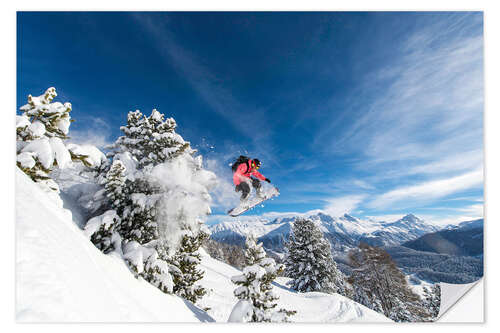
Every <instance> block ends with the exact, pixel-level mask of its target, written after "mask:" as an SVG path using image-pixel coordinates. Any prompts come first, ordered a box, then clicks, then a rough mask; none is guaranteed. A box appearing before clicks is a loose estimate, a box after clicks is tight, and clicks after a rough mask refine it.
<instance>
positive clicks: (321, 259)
mask: <svg viewBox="0 0 500 333" xmlns="http://www.w3.org/2000/svg"><path fill="white" fill-rule="evenodd" d="M286 251H287V255H286V258H285V266H286V270H285V275H286V276H288V277H290V278H292V281H291V282H290V283H291V286H292V289H294V290H297V291H300V292H309V291H321V292H326V293H335V292H340V293H343V294H345V293H346V283H345V278H344V275H343V274H342V273H341V272H340V271H339V270H338V268H337V264H336V263H335V261H334V260H333V257H332V253H331V246H330V243H329V242H328V241H327V240H326V239H325V238H324V235H323V233H322V232H321V230H320V229H319V227H318V226H317V225H316V224H315V223H314V221H312V220H311V219H303V218H298V219H296V220H295V222H294V224H293V227H292V232H291V234H290V238H289V241H288V243H287V244H286Z"/></svg>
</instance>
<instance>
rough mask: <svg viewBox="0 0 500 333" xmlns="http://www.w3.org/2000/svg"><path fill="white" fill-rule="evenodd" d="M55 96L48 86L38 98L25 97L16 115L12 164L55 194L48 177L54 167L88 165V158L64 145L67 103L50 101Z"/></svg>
mask: <svg viewBox="0 0 500 333" xmlns="http://www.w3.org/2000/svg"><path fill="white" fill-rule="evenodd" d="M56 96H57V93H56V89H55V88H53V87H51V88H49V89H47V90H46V91H45V93H44V94H43V95H40V96H38V97H33V96H31V95H28V103H27V104H26V105H24V106H22V107H21V108H20V110H21V111H22V112H23V113H22V115H21V116H16V137H17V140H16V141H17V148H16V151H17V162H16V164H17V166H18V167H19V168H20V169H21V170H23V171H24V172H25V173H26V174H27V175H28V176H30V178H31V179H32V180H33V181H35V182H38V183H40V184H41V185H42V187H45V188H49V189H51V190H54V191H56V192H58V191H59V187H58V186H57V184H56V183H55V182H54V181H53V180H52V179H51V178H50V176H49V173H50V172H51V171H52V169H53V168H54V167H59V168H64V167H65V166H66V165H67V164H68V163H69V162H70V161H80V162H82V163H83V164H84V165H86V166H90V165H91V163H90V162H89V161H88V160H87V158H88V156H86V155H80V154H75V153H73V152H72V151H71V150H68V149H67V147H66V146H65V145H64V143H63V140H65V139H68V136H67V134H68V132H69V126H70V123H71V120H70V118H71V117H70V115H69V112H70V111H71V103H69V102H67V103H64V104H61V103H60V102H53V99H54V98H55V97H56Z"/></svg>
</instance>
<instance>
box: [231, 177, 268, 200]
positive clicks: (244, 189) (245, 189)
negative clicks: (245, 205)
mask: <svg viewBox="0 0 500 333" xmlns="http://www.w3.org/2000/svg"><path fill="white" fill-rule="evenodd" d="M250 180H251V181H252V187H253V188H254V189H255V192H257V195H260V190H261V186H262V185H261V184H260V181H259V180H258V179H255V178H250ZM236 192H241V198H240V200H245V199H247V198H248V197H249V196H250V186H249V185H248V183H247V182H241V183H240V184H239V185H237V186H236Z"/></svg>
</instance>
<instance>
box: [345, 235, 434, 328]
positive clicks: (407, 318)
mask: <svg viewBox="0 0 500 333" xmlns="http://www.w3.org/2000/svg"><path fill="white" fill-rule="evenodd" d="M349 260H350V264H351V266H352V267H353V272H352V275H351V276H350V277H349V282H350V283H351V284H352V286H353V292H354V300H355V301H356V302H358V303H361V304H363V305H365V306H367V307H368V308H370V309H372V310H375V311H377V312H380V313H383V314H384V315H385V316H386V317H388V318H390V319H392V320H394V321H397V322H414V321H428V320H429V319H430V314H429V312H428V311H427V309H426V308H425V305H424V304H423V303H422V300H421V299H420V297H419V296H418V295H417V294H415V293H414V292H413V291H412V290H411V288H410V286H409V285H408V282H407V281H406V277H405V275H404V274H403V273H402V272H401V271H400V270H399V269H398V268H397V266H396V264H395V263H394V261H393V260H392V259H391V257H390V255H389V254H388V253H387V252H385V251H384V250H382V249H380V248H377V247H372V246H369V245H367V244H364V243H361V244H360V245H359V248H358V249H357V250H353V251H351V252H350V253H349Z"/></svg>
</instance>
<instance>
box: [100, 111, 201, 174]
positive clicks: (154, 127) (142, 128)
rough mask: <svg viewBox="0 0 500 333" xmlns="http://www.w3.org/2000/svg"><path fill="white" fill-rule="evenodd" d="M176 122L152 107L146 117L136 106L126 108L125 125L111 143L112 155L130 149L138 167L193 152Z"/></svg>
mask: <svg viewBox="0 0 500 333" xmlns="http://www.w3.org/2000/svg"><path fill="white" fill-rule="evenodd" d="M176 127H177V123H176V122H175V120H174V119H173V118H167V119H165V116H164V115H163V114H161V113H160V112H158V111H157V110H156V109H153V111H152V112H151V115H150V116H149V117H146V116H145V115H143V114H142V113H141V112H140V111H139V110H137V111H135V112H129V114H128V117H127V125H126V126H122V127H121V128H120V129H121V131H122V132H123V133H124V135H123V136H121V137H119V138H118V139H117V140H116V142H115V143H114V144H113V145H112V147H111V148H112V149H113V150H112V152H110V154H109V156H110V157H113V156H114V155H115V154H117V153H120V152H129V153H131V154H132V156H133V157H134V158H135V159H136V160H137V162H138V169H143V168H145V167H148V166H154V165H158V164H161V163H163V162H165V161H167V160H169V159H172V158H175V157H177V156H179V155H181V154H182V153H184V152H189V153H193V152H194V151H193V150H192V149H191V146H190V144H189V142H186V141H184V139H183V138H182V137H181V136H180V135H179V134H177V133H175V129H176Z"/></svg>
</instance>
